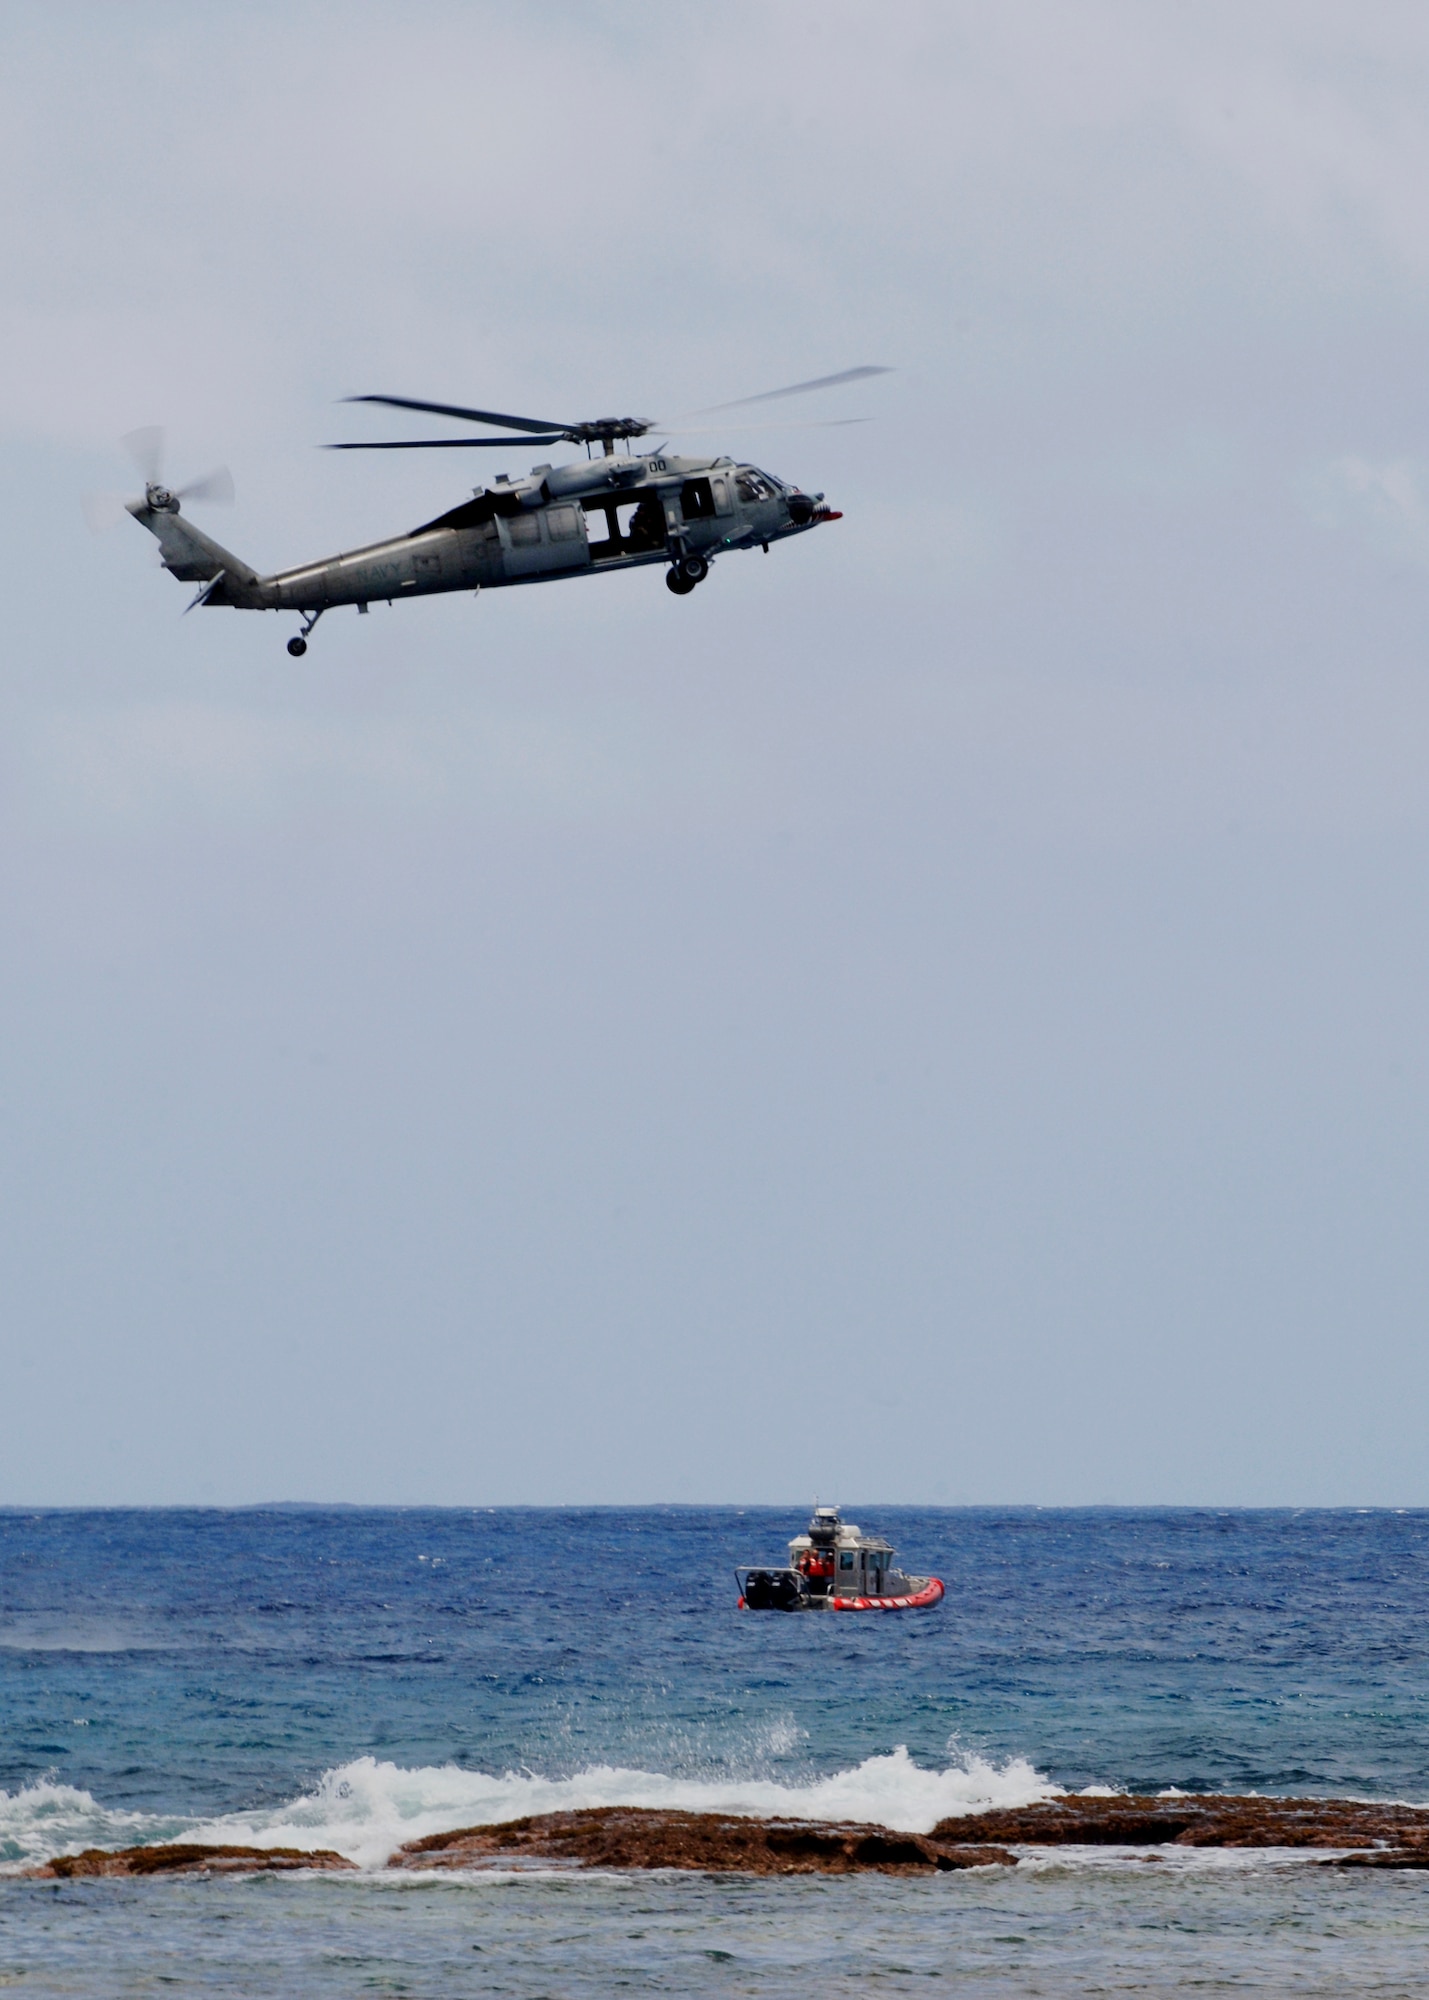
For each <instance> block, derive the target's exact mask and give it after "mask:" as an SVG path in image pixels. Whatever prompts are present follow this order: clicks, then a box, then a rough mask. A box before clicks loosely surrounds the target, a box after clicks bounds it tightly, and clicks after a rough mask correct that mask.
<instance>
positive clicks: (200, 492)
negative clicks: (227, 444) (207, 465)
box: [174, 465, 233, 507]
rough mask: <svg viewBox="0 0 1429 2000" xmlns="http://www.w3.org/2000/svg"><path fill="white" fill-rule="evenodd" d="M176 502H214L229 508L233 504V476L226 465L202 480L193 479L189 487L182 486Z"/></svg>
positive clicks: (206, 474) (176, 495)
mask: <svg viewBox="0 0 1429 2000" xmlns="http://www.w3.org/2000/svg"><path fill="white" fill-rule="evenodd" d="M174 498H175V499H176V500H212V501H213V502H214V503H215V504H216V505H217V506H220V507H228V506H231V505H232V503H233V474H232V473H231V472H230V471H229V469H228V467H227V466H226V465H220V466H218V467H216V468H215V470H214V471H212V472H209V473H205V475H204V477H203V478H202V479H191V480H190V481H189V483H188V485H187V486H181V487H180V488H179V490H178V492H177V493H175V495H174Z"/></svg>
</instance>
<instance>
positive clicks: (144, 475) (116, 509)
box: [80, 424, 234, 534]
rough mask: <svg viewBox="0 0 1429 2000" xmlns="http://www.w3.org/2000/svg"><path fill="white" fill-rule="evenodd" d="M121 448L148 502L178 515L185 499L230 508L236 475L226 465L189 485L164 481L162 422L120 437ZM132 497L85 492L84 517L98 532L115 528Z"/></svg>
mask: <svg viewBox="0 0 1429 2000" xmlns="http://www.w3.org/2000/svg"><path fill="white" fill-rule="evenodd" d="M119 445H120V449H121V450H122V451H123V452H124V454H125V456H126V457H127V458H128V459H129V460H130V461H131V463H132V464H133V466H134V469H135V471H136V472H137V473H138V474H139V477H140V478H141V479H142V480H143V482H144V504H145V505H147V506H149V507H152V508H159V509H162V510H164V511H166V512H168V513H173V514H176V513H177V512H178V511H179V503H180V502H181V501H183V500H199V501H208V502H210V503H211V504H213V505H214V506H220V507H226V506H229V505H231V504H232V501H233V497H234V487H233V475H232V473H231V472H230V471H229V469H228V467H227V466H226V465H220V466H217V467H215V469H214V470H213V471H212V472H207V473H205V474H204V476H203V477H202V478H201V479H191V480H190V481H189V482H188V484H187V485H186V486H178V487H169V486H166V485H165V484H164V478H163V467H164V433H163V430H162V428H161V427H160V425H158V424H145V425H144V426H143V427H142V428H141V429H139V430H137V431H129V432H128V433H127V434H126V435H125V436H124V437H122V438H120V440H119ZM130 504H131V503H130V499H129V496H128V495H127V494H123V493H85V494H83V495H82V496H81V498H80V505H81V507H82V508H83V509H84V518H85V520H86V521H87V522H88V524H89V527H90V529H91V531H92V532H93V533H94V534H101V533H103V532H104V530H105V529H107V528H112V527H115V526H116V525H117V524H118V523H119V522H120V521H122V520H123V519H124V516H125V515H126V514H127V513H128V512H129V511H130Z"/></svg>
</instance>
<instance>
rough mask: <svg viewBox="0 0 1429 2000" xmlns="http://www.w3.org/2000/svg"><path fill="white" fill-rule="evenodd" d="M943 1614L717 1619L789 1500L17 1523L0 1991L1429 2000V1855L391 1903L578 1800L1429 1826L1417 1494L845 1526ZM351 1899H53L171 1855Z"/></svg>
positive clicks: (1153, 1855) (5, 1566)
mask: <svg viewBox="0 0 1429 2000" xmlns="http://www.w3.org/2000/svg"><path fill="white" fill-rule="evenodd" d="M844 1511H845V1518H851V1519H854V1520H857V1521H859V1522H860V1523H861V1524H862V1525H863V1526H864V1527H865V1528H876V1529H878V1530H880V1531H882V1532H883V1533H885V1534H886V1535H887V1536H888V1537H889V1539H890V1540H891V1541H893V1542H894V1543H895V1545H896V1546H897V1548H898V1549H899V1551H900V1555H901V1557H902V1559H903V1561H904V1562H905V1563H906V1565H907V1567H908V1568H910V1569H913V1570H917V1571H927V1570H931V1571H933V1572H935V1573H936V1574H938V1575H940V1576H942V1577H943V1578H944V1580H945V1582H946V1583H947V1586H948V1593H947V1597H946V1599H945V1601H944V1603H943V1604H942V1605H941V1606H940V1607H938V1608H937V1609H935V1610H931V1611H923V1612H915V1613H907V1614H901V1615H896V1616H880V1615H875V1614H868V1615H866V1616H851V1617H839V1618H831V1617H821V1616H805V1617H797V1616H795V1617H790V1616H785V1615H781V1614H779V1613H777V1612H770V1613H763V1614H753V1613H747V1612H746V1613H741V1612H740V1611H738V1610H737V1609H736V1604H735V1598H736V1584H735V1577H734V1570H735V1566H736V1565H737V1564H744V1563H748V1562H759V1561H762V1562H768V1561H771V1560H778V1559H780V1558H781V1556H782V1551H783V1544H784V1542H785V1541H786V1539H787V1538H788V1536H789V1535H791V1534H793V1533H795V1532H796V1531H797V1530H798V1529H800V1528H801V1527H802V1526H803V1525H804V1518H805V1517H804V1514H803V1512H801V1511H800V1510H772V1509H768V1508H748V1509H737V1508H727V1507H726V1508H709V1509H703V1510H701V1509H691V1508H644V1509H591V1510H551V1511H543V1510H540V1509H477V1510H471V1509H441V1510H429V1509H420V1508H412V1509H357V1508H341V1509H338V1508H334V1509H320V1508H272V1509H249V1510H235V1511H223V1510H193V1511H185V1510H133V1511H127V1510H105V1511H68V1510H65V1511H41V1512H23V1511H9V1512H5V1513H0V1787H3V1789H0V1987H5V1986H13V1987H15V1988H16V1989H17V1990H18V1991H19V1992H21V1993H23V1994H26V1995H50V1994H55V1995H59V1994H65V1995H81V1996H91V1995H93V1996H100V1995H103V1996H113V1995H126V1996H127V1995H130V1994H135V1995H138V1994H145V1995H149V1994H156V1993H159V1992H160V1991H173V1990H177V1991H179V1992H181V1993H182V1992H195V1993H202V1994H214V1995H245V1996H247V1995H255V1994H274V1995H278V1994H281V1995H284V1996H301V1995H334V1996H335V1995H344V1996H348V1995H353V1994H368V1993H371V1994H410V1995H420V1996H427V1995H430V1996H432V2000H436V1996H442V2000H452V1996H456V1995H462V1994H468V1993H469V1994H487V1993H491V1994H503V1995H511V1996H517V2000H527V1997H528V1996H529V2000H536V1996H553V1997H554V1996H578V1995H579V1996H585V1995H592V1996H594V1995H608V1994H612V1993H615V1992H621V1993H631V1994H643V1993H650V1994H682V1995H704V1994H720V1995H760V1996H763V1995H769V1996H774V1995H780V1996H788V1995H805V1994H807V1995H810V1996H813V1995H820V1996H824V1995H839V1994H844V1993H848V1994H853V1993H855V1992H857V1993H859V1994H865V1993H868V1992H871V1991H878V1990H885V1989H886V1990H889V1991H893V1992H898V1993H905V1992H909V1991H921V1990H924V1989H925V1988H926V1989H927V1990H928V1991H930V1992H933V1991H935V1992H937V1993H940V1994H948V1995H963V1994H968V1995H974V1994H978V1995H980V1994H989V1995H991V1994H997V1995H1023V1994H1027V1995H1031V1994H1048V1995H1051V1994H1057V1995H1068V1994H1171V1993H1176V1994H1182V1993H1190V1992H1193V1991H1194V1992H1196V1993H1198V1994H1206V1993H1212V1994H1213V1993H1216V1992H1235V1993H1238V1994H1240V1993H1266V1994H1283V1993H1288V1992H1290V1991H1291V1990H1293V1991H1294V1992H1295V1993H1296V1994H1297V1995H1301V1996H1305V1995H1319V1994H1325V1995H1331V1994H1334V1995H1346V1994H1355V1995H1358V1994H1375V1995H1389V1994H1395V1995H1400V1994H1410V1993H1415V1994H1418V1993H1421V1992H1422V1991H1423V1990H1424V1989H1425V1987H1426V1986H1429V1875H1426V1874H1414V1873H1404V1874H1401V1873H1397V1872H1378V1871H1375V1872H1364V1873H1355V1874H1346V1873H1343V1872H1341V1871H1335V1870H1330V1869H1325V1868H1323V1867H1321V1866H1319V1865H1317V1863H1316V1862H1315V1861H1314V1860H1313V1859H1307V1858H1306V1857H1305V1856H1304V1855H1300V1856H1295V1855H1289V1854H1285V1853H1276V1852H1270V1853H1241V1854H1232V1855H1226V1854H1218V1853H1212V1852H1209V1851H1197V1850H1192V1851H1185V1852H1183V1851H1180V1850H1176V1851H1168V1850H1164V1849H1161V1850H1154V1851H1150V1852H1147V1851H1142V1852H1140V1853H1130V1852H1123V1851H1118V1850H1114V1849H1106V1850H1068V1851H1065V1852H1062V1853H1060V1854H1057V1855H1055V1856H1053V1857H1052V1858H1049V1859H1046V1860H1038V1861H1035V1862H1032V1863H1030V1864H1029V1863H1024V1864H1023V1865H1022V1866H1020V1867H1019V1868H1017V1869H1015V1870H1010V1869H1000V1870H979V1871H975V1872H972V1873H968V1874H953V1875H941V1876H938V1877H936V1878H933V1879H927V1880H925V1879H896V1878H888V1877H879V1876H871V1875H859V1876H851V1877H843V1878H839V1877H801V1878H794V1879H781V1880H750V1879H742V1878H738V1877H732V1876H711V1877H702V1876H695V1875H678V1874H673V1873H661V1874H653V1875H643V1876H616V1875H600V1874H590V1875H576V1874H571V1873H569V1872H563V1871H561V1870H559V1869H551V1870H539V1869H538V1870H524V1871H520V1872H510V1871H508V1872H505V1873H493V1874H485V1875H473V1876H460V1875H458V1876H445V1877H440V1878H437V1877H432V1876H425V1875H421V1874H417V1875H411V1876H403V1877H401V1878H395V1879H394V1878H392V1877H387V1876H384V1875H383V1874H382V1873H381V1872H379V1871H380V1869H381V1864H382V1862H383V1861H384V1859H385V1858H386V1856H387V1855H388V1854H389V1853H390V1852H391V1851H392V1850H393V1849H394V1848H395V1847H396V1846H397V1845H399V1844H400V1843H401V1842H404V1841H408V1840H413V1839H417V1838H420V1837H422V1836H423V1835H426V1834H429V1833H434V1832H438V1831H441V1830H443V1829H447V1828H451V1827H456V1826H468V1825H472V1824H475V1823H478V1822H481V1821H492V1820H498V1819H508V1818H513V1817H515V1816H517V1815H519V1814H523V1813H529V1812H540V1811H545V1810H550V1809H554V1808H556V1807H560V1806H579V1805H598V1804H621V1803H628V1804H649V1805H674V1806H684V1807H691V1808H696V1809H698V1808H702V1807H721V1808H732V1809H735V1810H746V1811H749V1812H758V1813H764V1812H771V1811H773V1812H779V1813H783V1814H795V1815H805V1816H809V1817H816V1818H828V1817H840V1818H853V1819H861V1820H874V1821H879V1822H881V1823H883V1824H886V1825H888V1826H891V1827H898V1828H906V1829H910V1830H920V1831H921V1830H926V1829H928V1828H930V1827H931V1826H932V1825H933V1824H934V1823H935V1822H936V1821H937V1820H939V1819H942V1818H945V1817H947V1816H949V1815H952V1814H958V1813H964V1812H969V1811H975V1810H977V1809H978V1808H979V1807H981V1806H986V1805H1017V1804H1025V1803H1031V1802H1032V1801H1034V1800H1037V1799H1041V1798H1047V1797H1051V1796H1054V1795H1055V1794H1056V1793H1057V1792H1058V1791H1059V1790H1066V1791H1079V1790H1083V1789H1086V1788H1088V1787H1101V1788H1109V1789H1113V1790H1129V1791H1137V1792H1155V1791H1159V1790H1163V1789H1166V1788H1169V1787H1177V1788H1180V1789H1182V1790H1186V1791H1234V1792H1245V1791H1260V1792H1265V1793H1293V1794H1314V1793H1320V1794H1337V1795H1349V1796H1355V1797H1363V1798H1385V1799H1399V1800H1409V1801H1415V1802H1424V1801H1429V1673H1427V1672H1426V1667H1429V1514H1425V1513H1420V1512H1414V1511H1395V1512H1389V1511H1377V1510H1376V1511H1369V1510H1366V1511H1339V1512H1322V1511H1315V1512H1295V1511H1266V1512H1247V1511H1232V1512H1219V1511H1214V1510H1204V1511H1198V1510H1170V1511H1158V1510H1122V1509H1087V1510H1054V1509H1018V1508H1000V1509H993V1508H988V1509H981V1508H957V1509H918V1508H895V1507H876V1506H872V1505H868V1506H849V1507H846V1508H845V1510H844ZM180 1837H183V1838H196V1839H202V1840H215V1841H230V1842H241V1843H245V1844H253V1845H261V1846H278V1845H296V1846H305V1847H332V1848H336V1849H338V1850H339V1851H341V1852H342V1853H344V1854H346V1855H348V1856H350V1857H351V1858H352V1859H353V1860H355V1861H356V1862H358V1863H359V1864H360V1868H361V1871H362V1872H360V1873H356V1874H347V1875H328V1876H323V1875H297V1876H259V1877H246V1878H240V1879H234V1880H227V1881H223V1880H211V1881H205V1880H202V1879H194V1878H186V1879H178V1880H169V1881H146V1880H138V1881H107V1880H91V1881H80V1880H71V1881H61V1882H52V1881H51V1882H39V1881H30V1880H26V1879H24V1878H23V1876H22V1875H21V1873H20V1871H21V1870H22V1869H23V1868H24V1867H26V1866H27V1865H33V1863H35V1862H36V1861H39V1860H43V1859H45V1858H47V1857H49V1856H51V1855H55V1854H59V1853H65V1852H74V1851H77V1850H78V1849H80V1848H83V1847H87V1846H116V1847H117V1846H124V1845H129V1844H132V1843H134V1842H138V1841H150V1840H171V1839H175V1838H180Z"/></svg>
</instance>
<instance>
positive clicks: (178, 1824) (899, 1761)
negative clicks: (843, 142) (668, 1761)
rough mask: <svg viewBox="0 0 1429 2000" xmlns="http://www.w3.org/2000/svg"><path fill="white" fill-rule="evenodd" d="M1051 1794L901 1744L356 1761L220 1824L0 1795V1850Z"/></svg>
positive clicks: (394, 1835)
mask: <svg viewBox="0 0 1429 2000" xmlns="http://www.w3.org/2000/svg"><path fill="white" fill-rule="evenodd" d="M1060 1794H1061V1787H1060V1786H1057V1785H1054V1784H1052V1783H1051V1781H1050V1780H1049V1779H1047V1778H1045V1777H1043V1776H1042V1774H1041V1773H1040V1772H1038V1771H1036V1770H1034V1769H1033V1767H1032V1765H1031V1764H1029V1763H1028V1762H1027V1761H1026V1760H1025V1759H1024V1758H1020V1757H1014V1758H1011V1759H1009V1760H1008V1762H1007V1763H1005V1764H993V1763H989V1762H987V1761H986V1760H984V1759H983V1758H980V1757H977V1756H973V1755H965V1756H963V1757H962V1758H960V1759H959V1760H958V1761H955V1762H953V1763H950V1764H949V1765H947V1766H946V1767H945V1768H943V1769H942V1770H926V1769H924V1768H923V1767H922V1766H921V1765H918V1764H915V1763H914V1762H913V1759H912V1758H911V1757H910V1756H909V1755H908V1752H907V1750H906V1749H904V1748H903V1747H902V1746H900V1747H899V1748H898V1749H896V1750H893V1751H891V1752H889V1753H888V1754H886V1755H883V1756H877V1757H868V1758H866V1759H865V1760H864V1762H863V1763H861V1764H858V1765H855V1766H853V1767H852V1768H851V1769H849V1770H846V1771H838V1772H835V1773H834V1774H833V1775H832V1776H830V1777H827V1778H817V1779H812V1780H810V1781H808V1782H807V1783H804V1784H779V1783H777V1782H776V1781H775V1780H773V1779H770V1778H730V1777H727V1776H721V1777H713V1776H711V1777H708V1778H703V1777H698V1776H688V1777H669V1776H666V1775H665V1774H663V1773H661V1772H659V1771H641V1770H629V1769H622V1768H621V1767H619V1766H616V1765H609V1764H596V1765H591V1766H589V1767H588V1768H587V1769H585V1770H583V1771H578V1772H576V1773H575V1774H574V1775H573V1776H569V1777H562V1778H547V1777H542V1776H541V1775H540V1774H539V1773H536V1772H532V1771H506V1772H503V1773H501V1774H499V1775H498V1774H496V1773H493V1772H486V1771H469V1770H463V1769H462V1768H461V1767H460V1766H458V1765H455V1764H443V1765H429V1766H421V1767H417V1768H415V1769H407V1768H404V1767H403V1766H402V1765H399V1764H388V1763H382V1762H379V1761H378V1760H377V1759H376V1758H374V1757H359V1758H356V1759H354V1761H353V1762H352V1763H350V1764H343V1765H340V1766H339V1767H338V1768H337V1769H335V1770H331V1771H328V1772H326V1773H325V1774H324V1776H323V1778H322V1779H321V1780H320V1782H319V1783H318V1784H317V1786H316V1787H315V1788H314V1789H313V1790H312V1791H311V1792H309V1793H306V1794H304V1795H303V1796H302V1797H300V1798H296V1799H292V1800H289V1801H287V1802H285V1803H283V1804H281V1805H276V1806H269V1807H259V1808H254V1809H251V1810H249V1811H245V1812H237V1813H225V1814H223V1815H222V1816H221V1817H219V1818H217V1819H206V1820H199V1819H185V1820H176V1819H173V1818H164V1819H159V1818H158V1817H157V1816H154V1815H150V1814H143V1813H106V1812H105V1811H104V1810H103V1808H102V1807H100V1806H98V1805H97V1804H96V1803H95V1801H94V1800H93V1799H92V1798H91V1797H90V1795H89V1794H88V1793H87V1792H77V1791H71V1790H69V1789H68V1788H66V1787H61V1786H54V1785H35V1786H29V1787H26V1789H25V1790H23V1791H21V1792H17V1793H15V1794H13V1795H11V1794H9V1793H3V1792H0V1853H3V1854H4V1857H5V1859H6V1860H7V1861H8V1862H10V1863H11V1864H12V1865H13V1864H14V1863H18V1862H23V1861H37V1860H40V1859H43V1858H46V1857H48V1856H50V1855H54V1854H60V1853H73V1852H75V1851H76V1850H77V1849H78V1848H80V1847H87V1846H95V1847H119V1846H125V1845H130V1844H137V1843H139V1842H148V1841H154V1840H173V1839H178V1838H182V1839H185V1840H198V1841H214V1842H231V1843H234V1844H237V1845H242V1846H252V1847H297V1848H309V1849H311V1848H319V1847H327V1848H335V1849H336V1850H337V1852H338V1853H339V1854H345V1855H346V1856H347V1857H348V1858H349V1859H350V1860H352V1861H355V1862H356V1863H357V1864H358V1866H359V1867H362V1868H380V1867H381V1866H382V1864H383V1863H384V1862H385V1861H386V1859H387V1857H388V1856H389V1855H390V1854H391V1853H392V1852H393V1851H394V1850H395V1849H396V1848H398V1847H400V1846H402V1845H403V1843H404V1842H406V1841H409V1840H422V1839H425V1838H426V1836H427V1835H428V1834H433V1833H447V1832H450V1831H451V1830H452V1829H453V1828H454V1827H460V1826H480V1825H491V1824H494V1823H495V1822H498V1821H501V1820H508V1819H521V1818H524V1817H525V1816H526V1815H527V1814H528V1813H547V1812H570V1811H575V1810H579V1809H580V1808H581V1807H585V1806H653V1807H666V1808H673V1809H677V1810H681V1811H685V1812H730V1813H741V1814H747V1815H749V1816H750V1817H764V1816H769V1817H781V1818H789V1819H841V1820H862V1821H868V1822H871V1823H873V1824H875V1825H879V1826H887V1827H894V1828H896V1829H898V1830H899V1831H900V1832H907V1833H926V1832H928V1831H929V1830H930V1829H931V1828H932V1827H933V1826H935V1825H936V1824H937V1822H938V1821H939V1820H940V1819H950V1818H955V1817H957V1816H959V1815H961V1814H966V1813H975V1812H983V1811H986V1810H988V1809H990V1808H991V1807H994V1806H1021V1805H1031V1804H1033V1803H1035V1802H1036V1801H1037V1800H1038V1799H1047V1798H1055V1797H1058V1796H1060Z"/></svg>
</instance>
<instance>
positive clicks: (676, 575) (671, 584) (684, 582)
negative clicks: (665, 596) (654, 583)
mask: <svg viewBox="0 0 1429 2000" xmlns="http://www.w3.org/2000/svg"><path fill="white" fill-rule="evenodd" d="M694 587H695V579H694V578H693V577H688V576H681V574H680V572H679V570H677V569H667V570H666V572H665V588H666V590H673V591H674V593H675V595H676V597H688V596H689V594H690V592H691V591H692V590H693V589H694Z"/></svg>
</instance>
